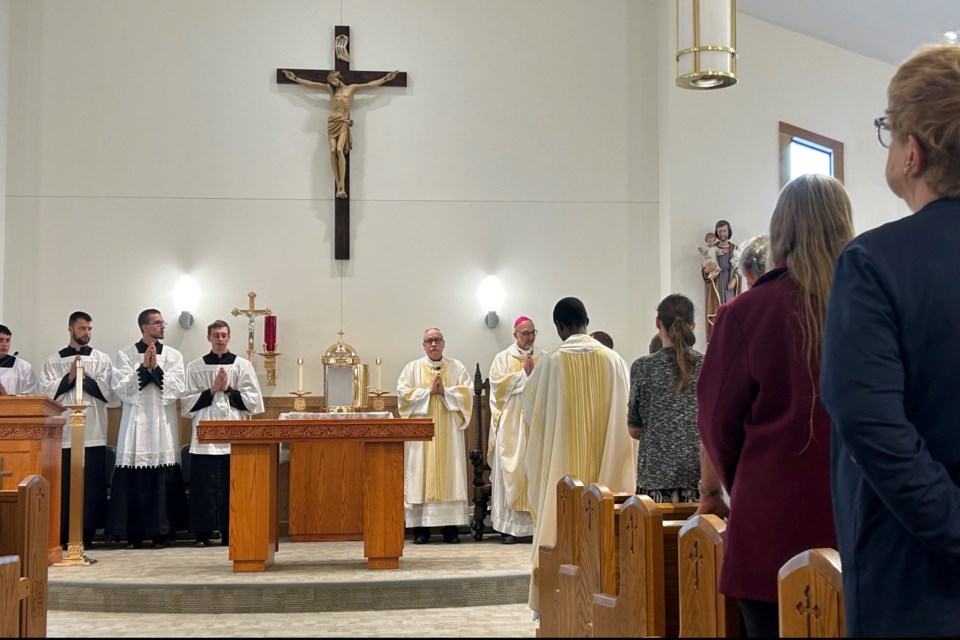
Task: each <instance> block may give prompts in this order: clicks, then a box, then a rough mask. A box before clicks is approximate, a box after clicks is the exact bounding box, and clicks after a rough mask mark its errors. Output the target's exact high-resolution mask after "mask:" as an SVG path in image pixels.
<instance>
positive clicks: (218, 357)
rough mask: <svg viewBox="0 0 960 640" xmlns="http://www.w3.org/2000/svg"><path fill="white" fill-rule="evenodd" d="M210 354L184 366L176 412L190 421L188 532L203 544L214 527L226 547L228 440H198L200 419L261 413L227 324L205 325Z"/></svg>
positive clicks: (253, 378) (253, 377) (252, 377)
mask: <svg viewBox="0 0 960 640" xmlns="http://www.w3.org/2000/svg"><path fill="white" fill-rule="evenodd" d="M207 340H208V341H209V342H210V353H208V354H207V355H205V356H203V357H202V358H197V359H196V360H194V361H193V362H191V363H190V364H188V365H187V374H186V375H187V382H186V390H185V391H184V394H183V397H182V398H180V410H181V412H182V413H183V415H184V416H186V417H188V418H191V419H192V420H193V428H192V435H191V439H190V453H188V454H187V455H189V456H190V531H192V532H193V533H194V534H195V535H196V537H197V541H196V546H198V547H206V546H208V545H209V544H210V538H211V537H212V535H213V532H214V531H219V532H220V544H222V545H223V546H225V547H226V546H229V545H230V444H229V443H228V444H200V442H199V441H198V440H197V424H198V423H199V422H200V421H201V420H246V419H248V418H250V416H251V415H256V414H258V413H263V396H262V395H261V393H260V383H259V382H258V381H257V374H256V372H255V371H254V369H253V365H252V364H251V363H250V361H249V360H247V359H245V358H241V357H240V356H238V355H236V354H235V353H230V350H229V345H230V325H229V324H227V323H226V322H225V321H223V320H214V321H213V322H211V323H210V325H208V326H207Z"/></svg>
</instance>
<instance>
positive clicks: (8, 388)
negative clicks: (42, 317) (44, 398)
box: [0, 324, 40, 396]
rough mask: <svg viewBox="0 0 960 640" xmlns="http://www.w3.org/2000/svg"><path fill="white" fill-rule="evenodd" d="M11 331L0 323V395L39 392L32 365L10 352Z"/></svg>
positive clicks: (24, 394) (26, 394) (22, 394)
mask: <svg viewBox="0 0 960 640" xmlns="http://www.w3.org/2000/svg"><path fill="white" fill-rule="evenodd" d="M12 340H13V332H12V331H10V329H9V328H8V327H7V325H4V324H0V396H35V395H37V394H39V393H40V383H39V382H38V380H37V376H36V375H35V374H34V373H33V367H31V366H30V363H29V362H27V361H26V360H24V359H23V358H18V357H17V353H19V352H14V353H10V344H11V342H12Z"/></svg>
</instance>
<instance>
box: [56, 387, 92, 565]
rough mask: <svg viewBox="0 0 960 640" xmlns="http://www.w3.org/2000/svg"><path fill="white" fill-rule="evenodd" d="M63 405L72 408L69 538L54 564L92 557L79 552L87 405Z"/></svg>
mask: <svg viewBox="0 0 960 640" xmlns="http://www.w3.org/2000/svg"><path fill="white" fill-rule="evenodd" d="M81 371H82V369H81ZM77 380H78V381H79V382H80V384H83V382H82V380H83V378H82V374H81V375H80V376H77ZM78 395H79V389H78ZM67 408H69V409H73V413H71V414H70V531H69V535H70V540H69V542H68V543H67V557H66V558H64V559H63V560H62V561H61V562H56V563H54V566H57V567H67V566H69V567H77V566H88V565H91V564H93V563H94V562H96V560H94V559H93V558H89V557H87V556H86V555H85V554H84V553H83V458H84V453H85V451H84V448H83V431H84V429H85V428H86V426H87V414H86V413H84V411H85V410H86V408H87V405H84V404H79V403H78V404H69V405H67ZM57 508H58V509H59V507H57Z"/></svg>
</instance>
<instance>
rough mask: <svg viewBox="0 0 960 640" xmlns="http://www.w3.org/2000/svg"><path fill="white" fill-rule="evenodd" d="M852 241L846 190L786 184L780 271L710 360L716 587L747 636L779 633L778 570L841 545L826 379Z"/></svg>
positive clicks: (737, 303)
mask: <svg viewBox="0 0 960 640" xmlns="http://www.w3.org/2000/svg"><path fill="white" fill-rule="evenodd" d="M852 237H853V221H852V216H851V209H850V200H849V198H848V197H847V194H846V191H844V189H843V186H842V185H841V184H840V183H839V182H837V181H836V180H834V179H833V178H830V177H828V176H823V175H812V174H808V175H804V176H800V177H798V178H795V179H793V180H791V181H790V182H789V183H787V185H786V186H785V187H784V188H783V190H782V191H781V192H780V197H779V199H778V200H777V205H776V207H775V208H774V211H773V217H772V219H771V221H770V258H771V260H772V262H773V263H774V264H775V265H776V266H775V267H774V268H773V269H771V270H770V271H768V272H767V273H765V274H764V275H763V276H761V277H760V278H759V279H758V280H757V281H756V283H755V284H754V286H753V287H752V288H751V289H750V290H749V291H747V292H745V293H743V294H741V295H739V296H737V297H736V298H734V299H733V300H731V301H730V302H728V303H726V304H724V305H723V306H721V307H720V309H719V311H718V313H717V318H716V324H715V325H714V328H713V339H712V340H711V341H710V348H709V349H708V350H707V354H706V356H705V357H704V361H703V368H702V371H701V373H700V381H699V383H698V385H697V402H698V409H699V415H698V418H697V425H698V427H699V429H700V436H701V438H702V440H703V445H704V448H705V450H706V452H707V454H708V455H709V459H710V461H712V462H713V466H714V468H715V470H716V472H717V474H718V476H719V478H720V480H721V482H722V483H723V486H724V487H725V488H726V489H727V492H728V493H729V495H730V518H729V523H728V525H727V531H726V535H725V537H724V550H723V555H724V559H723V569H722V570H721V574H720V580H719V585H718V586H719V589H720V591H721V592H722V593H724V594H726V595H728V596H731V597H734V598H737V600H738V602H739V605H740V611H741V613H742V615H743V620H744V623H745V625H746V631H747V635H748V636H749V637H776V636H777V635H778V631H779V627H778V620H777V573H778V572H779V570H780V567H781V566H783V564H784V563H785V562H786V561H787V560H789V559H790V558H792V557H793V556H795V555H796V554H798V553H800V552H801V551H805V550H807V549H810V548H813V547H834V546H835V545H836V533H835V531H834V524H833V514H832V511H831V505H830V474H829V459H830V458H829V456H830V421H829V418H828V417H827V414H826V412H825V411H824V409H823V406H822V405H821V403H820V399H819V393H818V382H819V378H820V344H821V339H822V331H823V322H824V315H825V313H826V307H827V299H828V297H829V292H830V282H831V279H832V275H833V265H834V263H835V261H836V259H837V256H838V255H839V254H840V251H841V250H842V249H843V247H844V245H846V243H847V242H849V241H850V239H851V238H852Z"/></svg>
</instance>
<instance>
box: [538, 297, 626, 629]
mask: <svg viewBox="0 0 960 640" xmlns="http://www.w3.org/2000/svg"><path fill="white" fill-rule="evenodd" d="M588 322H589V318H588V317H587V311H586V309H585V308H584V306H583V303H582V302H581V301H580V300H578V299H577V298H564V299H562V300H560V301H559V302H558V303H557V304H556V306H555V307H554V309H553V323H554V324H555V325H556V327H557V333H558V334H559V335H560V339H561V340H563V344H561V345H560V347H559V348H558V349H557V350H556V351H554V352H553V353H551V354H550V355H548V356H546V357H545V358H544V359H543V361H541V362H540V364H539V365H537V367H536V368H535V369H534V370H533V374H532V375H531V376H530V378H529V379H528V380H527V384H526V386H525V387H524V392H523V395H524V420H525V421H526V422H527V424H528V426H529V428H530V440H529V442H528V443H527V453H526V458H525V464H526V469H527V482H528V486H527V494H528V496H529V498H530V505H531V507H532V509H533V518H534V522H535V523H536V526H537V528H536V533H535V534H534V538H533V551H534V552H533V558H532V561H533V566H534V569H536V567H537V566H538V564H539V553H537V551H538V549H539V548H540V545H547V546H550V545H553V544H555V543H556V541H557V483H558V482H559V481H560V480H561V479H562V478H563V477H564V476H565V475H572V476H575V477H576V478H577V479H578V480H579V481H580V482H582V483H583V486H584V487H589V486H590V485H591V484H593V483H594V482H598V483H600V484H603V485H605V486H606V487H607V488H608V489H610V491H613V492H614V493H617V492H627V493H633V492H634V491H635V490H636V487H637V464H636V461H637V446H636V441H635V440H633V439H632V438H631V437H630V434H629V432H628V431H627V399H628V396H629V391H630V370H629V368H628V367H627V363H626V362H624V360H623V358H621V357H620V356H619V355H618V354H617V353H616V352H614V351H612V350H610V349H608V348H606V347H604V346H603V345H602V344H600V343H599V342H597V341H596V340H595V339H593V338H591V337H590V336H588V335H586V333H587V324H588ZM530 608H531V609H533V610H534V611H535V612H539V610H540V594H539V590H538V588H537V586H536V585H535V584H534V583H533V580H532V577H531V581H530Z"/></svg>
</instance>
